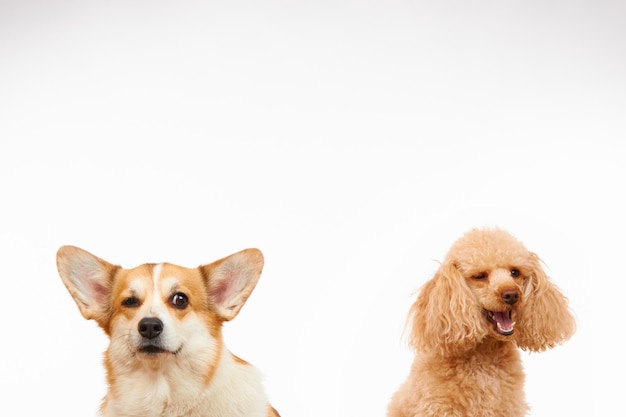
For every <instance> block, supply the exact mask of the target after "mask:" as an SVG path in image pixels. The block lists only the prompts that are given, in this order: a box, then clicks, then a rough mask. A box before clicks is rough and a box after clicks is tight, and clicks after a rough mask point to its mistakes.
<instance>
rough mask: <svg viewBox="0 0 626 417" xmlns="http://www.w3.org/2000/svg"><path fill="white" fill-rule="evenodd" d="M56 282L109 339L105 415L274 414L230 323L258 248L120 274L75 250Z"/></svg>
mask: <svg viewBox="0 0 626 417" xmlns="http://www.w3.org/2000/svg"><path fill="white" fill-rule="evenodd" d="M57 265H58V268H59V274H60V275H61V279H62V280H63V282H64V284H65V285H66V287H67V289H68V290H69V292H70V294H71V295H72V297H73V298H74V300H75V301H76V304H77V305H78V308H79V309H80V311H81V313H82V314H83V316H84V317H85V318H87V319H93V320H95V321H97V323H98V324H99V325H100V327H101V328H102V329H103V330H104V331H105V333H106V334H107V335H108V336H109V346H108V348H107V351H106V353H105V360H104V364H105V368H106V371H107V382H108V386H109V391H108V393H107V395H106V396H105V398H104V400H103V403H102V406H101V409H100V411H101V414H102V416H103V417H268V416H271V417H277V416H278V413H277V412H276V411H275V410H274V409H273V408H272V407H271V406H270V404H269V402H268V400H267V397H266V395H265V393H264V390H263V387H262V384H261V377H260V375H259V374H258V372H257V371H256V369H255V368H254V367H252V366H251V365H250V364H248V363H247V362H245V361H243V360H241V359H239V358H237V357H236V356H234V355H232V354H231V353H230V352H229V351H228V349H226V347H225V345H224V342H223V340H222V323H223V322H225V321H229V320H232V319H233V318H234V317H235V316H237V314H238V313H239V310H240V309H241V307H242V306H243V304H244V303H245V301H246V300H247V298H248V296H249V295H250V293H251V292H252V290H253V289H254V287H255V285H256V282H257V280H258V279H259V276H260V274H261V269H262V267H263V256H262V254H261V252H260V251H258V250H257V249H246V250H243V251H241V252H237V253H235V254H233V255H230V256H227V257H226V258H223V259H220V260H217V261H215V262H213V263H211V264H207V265H202V266H199V267H198V268H185V267H181V266H177V265H173V264H143V265H140V266H138V267H136V268H132V269H124V268H122V267H119V266H116V265H112V264H110V263H108V262H106V261H104V260H102V259H100V258H98V257H96V256H94V255H92V254H90V253H88V252H86V251H84V250H82V249H79V248H76V247H73V246H64V247H62V248H60V249H59V252H58V254H57Z"/></svg>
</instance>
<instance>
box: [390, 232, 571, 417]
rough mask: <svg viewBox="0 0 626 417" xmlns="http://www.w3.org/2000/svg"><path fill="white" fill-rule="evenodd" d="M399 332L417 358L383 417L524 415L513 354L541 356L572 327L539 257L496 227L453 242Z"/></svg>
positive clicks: (565, 302)
mask: <svg viewBox="0 0 626 417" xmlns="http://www.w3.org/2000/svg"><path fill="white" fill-rule="evenodd" d="M407 325H408V326H409V327H408V329H409V332H408V336H409V337H408V341H409V345H410V346H411V348H412V349H413V350H414V351H415V353H416V356H415V360H414V362H413V365H412V368H411V371H410V374H409V376H408V378H407V380H406V381H405V382H404V384H403V385H402V386H401V387H400V388H399V390H398V391H397V392H396V393H395V394H394V395H393V397H392V399H391V402H390V403H389V407H388V414H387V415H388V417H426V416H433V417H434V416H437V417H441V416H447V417H478V416H480V417H496V416H497V417H521V416H524V415H525V414H526V413H527V412H528V409H529V407H528V405H527V403H526V400H525V398H524V371H523V367H522V361H521V357H520V352H519V349H522V350H527V351H532V352H540V351H543V350H546V349H550V348H552V347H554V346H556V345H558V344H560V343H562V342H564V341H565V340H567V339H569V338H570V337H571V336H572V334H573V333H574V331H575V327H576V325H575V321H574V318H573V316H572V314H571V312H570V310H569V307H568V300H567V298H565V296H564V295H563V294H562V293H561V292H560V291H559V289H558V288H557V287H556V286H555V285H554V284H553V283H552V282H551V281H550V279H549V278H548V276H547V275H546V273H545V272H544V270H543V269H542V266H541V261H540V259H539V257H538V256H537V255H536V254H534V253H532V252H529V251H528V250H527V249H526V248H525V247H524V246H523V245H522V243H520V242H519V241H518V240H517V239H516V238H514V237H513V236H512V235H511V234H509V233H508V232H506V231H504V230H501V229H498V228H483V229H473V230H471V231H469V232H467V233H466V234H465V235H464V236H463V237H461V238H460V239H459V240H458V241H456V242H455V243H454V244H453V246H452V247H451V249H450V251H449V252H448V254H447V255H446V257H445V259H444V261H443V263H442V264H441V265H440V267H439V269H438V270H437V272H436V273H435V276H434V277H433V278H432V279H431V280H429V281H428V282H426V284H424V286H423V287H422V289H421V291H420V293H419V295H418V296H417V299H416V300H415V302H414V303H413V306H412V307H411V309H410V312H409V315H408V319H407ZM518 348H519V349H518Z"/></svg>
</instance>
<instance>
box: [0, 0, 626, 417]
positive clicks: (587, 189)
mask: <svg viewBox="0 0 626 417" xmlns="http://www.w3.org/2000/svg"><path fill="white" fill-rule="evenodd" d="M625 13H626V6H624V5H623V4H621V3H620V2H607V1H594V2H592V1H571V2H564V1H563V2H561V1H553V0H548V1H542V2H539V1H530V2H513V1H506V2H491V1H484V0H480V1H477V2H461V1H444V2H424V1H405V2H401V1H377V0H372V1H365V2H357V1H334V2H330V1H328V2H324V1H322V2H287V1H269V2H263V3H260V2H249V1H248V2H246V1H230V2H217V1H206V2H185V3H183V2H165V1H156V2H155V1H153V2H147V1H107V2H104V1H52V2H43V1H20V2H17V1H7V0H2V1H0V199H1V200H0V254H1V256H2V261H3V262H2V263H3V265H5V270H4V271H3V273H2V284H3V287H4V292H3V295H4V300H3V302H2V303H0V324H1V326H2V339H1V342H0V345H1V346H2V348H3V350H2V354H1V355H0V406H1V407H2V409H3V410H10V411H11V415H18V416H22V415H23V416H30V415H36V414H41V413H42V412H45V413H52V414H59V413H63V414H64V415H67V416H91V415H95V413H96V410H97V407H98V404H99V401H100V399H101V398H102V396H103V395H104V393H105V385H104V371H103V368H102V365H101V358H102V352H103V351H104V349H105V348H106V344H107V340H106V338H105V336H104V334H103V333H102V332H101V331H100V330H99V329H98V328H97V326H96V324H95V323H94V322H87V321H85V320H83V318H82V316H80V313H79V312H78V309H77V308H76V306H75V304H74V302H73V301H72V299H71V297H70V296H69V294H68V293H67V291H66V290H65V288H64V287H63V285H62V283H61V280H60V279H59V277H58V274H57V271H56V266H55V254H56V250H57V249H58V247H59V246H61V245H65V244H71V245H76V246H80V247H82V248H84V249H86V250H88V251H90V252H92V253H94V254H96V255H98V256H100V257H102V258H104V259H107V260H108V261H110V262H113V263H117V264H121V265H123V266H127V267H132V266H135V265H138V264H141V263H144V262H172V263H177V264H180V265H184V266H196V265H199V264H202V263H207V262H211V261H213V260H216V259H218V258H221V257H223V256H226V255H228V254H230V253H233V252H235V251H238V250H240V249H244V248H246V247H258V248H259V249H261V250H262V251H263V253H264V254H265V261H266V264H265V269H264V271H263V275H262V277H261V280H260V281H259V284H258V286H257V288H256V289H255V291H254V293H253V294H252V296H251V298H250V299H249V301H248V303H247V304H246V305H245V306H244V308H243V309H242V311H241V313H240V315H239V316H238V317H237V318H236V319H235V320H234V321H233V322H230V323H227V324H226V326H225V329H224V331H225V340H226V343H227V345H228V347H229V348H230V349H231V350H232V351H233V352H234V353H235V354H237V355H238V356H241V357H242V358H244V359H246V360H248V361H250V362H252V363H253V364H255V365H256V366H257V367H258V368H259V369H260V370H261V371H262V372H263V374H264V375H265V383H266V387H267V391H268V394H269V396H270V400H271V402H272V404H273V405H274V406H275V407H276V408H277V409H278V410H279V411H280V413H281V415H282V416H283V417H289V416H298V417H318V416H329V417H332V416H364V417H370V416H371V417H374V416H384V415H385V410H386V406H387V403H388V400H389V398H390V396H391V395H392V394H393V392H394V391H395V390H396V389H397V387H398V385H399V384H400V383H401V382H402V381H403V380H404V378H405V377H406V375H407V373H408V370H409V366H410V363H411V360H412V355H411V353H410V351H409V350H408V348H407V347H406V344H405V343H404V341H403V339H402V332H403V326H404V320H405V317H406V313H407V312H408V308H409V306H410V304H411V303H412V301H413V299H414V297H415V291H416V290H417V289H418V288H419V287H420V286H421V285H422V284H423V283H424V282H425V281H426V280H427V279H429V278H430V277H431V276H432V274H433V273H434V271H435V270H436V268H437V261H438V260H441V259H443V257H444V256H445V253H446V252H447V250H448V248H449V246H450V245H451V244H452V243H453V242H454V240H456V239H457V238H458V237H460V236H461V235H462V234H463V233H464V232H465V231H467V230H469V229H470V228H472V227H477V226H500V227H503V228H505V229H507V230H509V231H510V232H512V233H513V234H514V235H516V236H517V237H518V238H519V239H520V240H521V241H522V242H523V243H524V244H525V245H526V246H527V247H528V248H529V249H531V250H533V251H535V252H536V253H538V254H539V256H540V257H541V258H542V259H543V260H544V261H545V262H546V264H547V269H548V273H549V275H550V276H552V278H553V280H554V281H555V282H556V284H557V285H558V286H559V287H560V288H561V289H562V290H563V291H564V292H565V294H566V295H567V296H568V297H569V298H570V300H571V304H572V308H573V310H574V313H575V314H576V317H577V319H578V331H577V334H576V335H575V336H574V337H573V338H572V339H571V340H570V341H569V342H567V343H566V344H565V345H563V346H561V347H558V348H556V349H554V350H552V351H550V352H546V353H541V354H523V358H524V362H525V369H526V372H527V382H526V394H527V399H528V402H529V403H530V405H531V407H532V410H531V415H532V416H534V417H541V416H549V415H555V414H556V415H568V414H575V415H579V414H581V415H594V416H613V415H619V410H620V409H619V408H618V406H617V405H616V404H619V400H620V399H621V394H622V389H621V388H620V384H619V383H615V382H608V381H609V380H610V378H618V377H619V375H620V374H619V372H620V371H621V370H623V361H622V360H621V359H620V356H619V355H620V350H619V344H618V343H617V342H616V340H618V339H619V336H618V335H619V332H620V326H619V323H620V321H621V317H622V314H621V312H620V308H619V305H620V304H621V303H620V294H621V292H620V290H621V289H622V287H623V286H622V282H623V281H624V277H623V271H622V269H623V268H621V263H622V261H621V259H622V257H623V256H624V255H623V254H624V253H625V251H624V249H626V248H625V247H624V243H623V240H622V236H623V235H624V233H625V232H626V227H625V223H626V222H625V221H624V213H625V209H626V204H625V203H624V181H625V179H626V169H625V168H624V162H623V160H624V157H625V156H626V151H625V149H624V134H625V133H626V126H625V122H624V120H625V118H624V115H625V114H626V112H625V110H626V105H625V104H626V100H625V97H626V83H625V80H626V78H625V76H624V74H626V56H625V51H626V49H625V47H626V36H625V35H626V33H625V32H626V29H625V28H624V26H623V21H624V18H625V17H626V16H625ZM604 381H607V382H604ZM502 401H503V406H506V398H503V399H502Z"/></svg>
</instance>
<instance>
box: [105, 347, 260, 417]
mask: <svg viewBox="0 0 626 417" xmlns="http://www.w3.org/2000/svg"><path fill="white" fill-rule="evenodd" d="M167 365H170V364H167ZM171 365H174V364H171ZM187 365H188V366H181V365H180V364H176V366H175V367H174V366H165V367H162V368H156V369H153V368H152V367H143V368H141V369H138V370H135V371H133V372H130V373H125V374H123V375H118V376H116V377H114V378H109V380H111V381H114V383H113V384H111V386H110V388H109V393H108V394H107V396H106V398H105V399H104V401H103V405H102V408H101V413H102V416H103V417H140V416H141V417H153V416H154V417H157V416H158V417H180V416H185V417H201V416H205V415H211V416H239V415H242V416H243V415H252V413H251V412H250V410H253V411H254V410H256V409H260V410H265V409H266V407H267V405H266V404H267V402H266V399H265V396H264V393H263V390H262V388H261V378H260V376H259V375H258V372H257V371H256V369H255V368H254V367H252V366H251V365H249V364H247V363H245V362H243V361H241V360H239V359H237V358H236V357H234V356H233V355H232V354H231V353H230V351H229V350H228V349H226V347H225V346H222V349H221V352H220V359H219V361H218V362H217V364H216V367H215V371H214V372H213V373H212V375H210V376H208V375H205V374H202V373H199V372H197V371H198V369H202V367H201V366H199V365H198V364H191V363H189V364H187ZM193 367H196V369H192V368H193ZM235 401H236V404H235ZM241 410H246V411H245V413H244V414H241ZM259 415H261V414H259Z"/></svg>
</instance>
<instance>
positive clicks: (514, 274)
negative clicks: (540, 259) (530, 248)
mask: <svg viewBox="0 0 626 417" xmlns="http://www.w3.org/2000/svg"><path fill="white" fill-rule="evenodd" d="M511 276H512V277H513V278H517V277H519V276H520V272H519V269H515V268H514V269H511Z"/></svg>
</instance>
